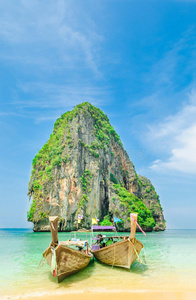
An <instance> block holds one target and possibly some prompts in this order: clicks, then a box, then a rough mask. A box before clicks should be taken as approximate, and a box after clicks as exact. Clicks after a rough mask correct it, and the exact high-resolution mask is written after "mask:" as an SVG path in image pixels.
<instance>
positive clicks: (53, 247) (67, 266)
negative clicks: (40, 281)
mask: <svg viewBox="0 0 196 300" xmlns="http://www.w3.org/2000/svg"><path fill="white" fill-rule="evenodd" d="M49 221H50V229H51V235H52V242H51V244H50V246H49V247H48V248H47V249H46V250H45V251H44V253H43V257H44V258H45V259H46V261H47V263H48V265H49V266H50V267H51V271H52V273H53V276H54V277H55V276H57V281H58V282H61V281H62V280H63V279H65V278H66V277H68V276H70V275H72V274H74V273H76V272H79V271H80V270H82V269H84V268H85V267H86V266H87V265H88V264H89V262H90V260H91V258H92V257H93V255H92V254H91V252H90V251H88V242H87V241H78V240H77V241H73V240H71V241H70V240H68V241H63V242H59V241H58V217H49ZM73 247H75V248H76V249H74V248H73ZM84 248H86V250H85V249H84Z"/></svg>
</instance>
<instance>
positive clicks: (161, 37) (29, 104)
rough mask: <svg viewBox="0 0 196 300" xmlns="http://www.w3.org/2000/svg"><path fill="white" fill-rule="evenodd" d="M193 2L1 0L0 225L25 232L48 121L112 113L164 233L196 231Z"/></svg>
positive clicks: (195, 32) (49, 130) (195, 34)
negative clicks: (151, 191)
mask: <svg viewBox="0 0 196 300" xmlns="http://www.w3.org/2000/svg"><path fill="white" fill-rule="evenodd" d="M195 11H196V0H195V1H194V0H137V1H136V0H93V1H92V0H91V1H90V0H82V1H81V0H66V1H63V0H62V1H58V0H55V1H52V0H39V1H38V0H33V1H25V0H18V1H15V0H0V140H1V147H0V228H1V227H2V228H8V227H10V228H13V227H15V228H16V227H25V228H32V223H28V222H27V218H26V214H27V211H28V209H29V206H30V202H29V199H28V196H27V191H28V182H29V178H30V173H31V163H32V159H33V157H34V155H35V154H36V153H37V152H38V151H39V150H40V149H41V148H42V146H43V145H44V144H45V142H46V141H47V140H48V139H49V136H50V134H51V133H52V130H53V125H54V122H55V120H56V119H57V118H58V117H60V116H61V115H62V114H63V113H65V112H66V111H68V110H71V109H72V108H73V107H74V106H75V105H77V104H79V103H82V102H84V101H88V102H90V103H91V104H93V105H95V106H97V107H99V108H100V109H101V110H103V111H104V112H105V113H106V114H107V115H108V117H109V119H110V122H111V124H112V125H113V126H114V128H115V129H116V131H117V133H118V134H119V135H120V137H121V140H122V142H123V144H124V147H125V149H126V150H127V152H128V154H129V157H130V159H131V160H132V161H133V163H134V165H135V168H136V171H137V173H138V174H141V175H144V176H146V177H148V178H149V179H150V180H151V182H152V183H153V185H154V186H155V188H156V191H157V193H158V194H159V195H160V200H161V205H162V207H163V210H164V216H165V219H166V226H167V229H181V228H184V229H196V196H195V195H196V189H195V187H196V19H195Z"/></svg>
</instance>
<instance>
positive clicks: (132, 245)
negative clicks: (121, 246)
mask: <svg viewBox="0 0 196 300" xmlns="http://www.w3.org/2000/svg"><path fill="white" fill-rule="evenodd" d="M128 240H129V242H130V243H131V244H132V246H133V249H134V251H135V254H136V256H137V258H138V259H139V262H140V263H142V262H141V259H140V257H139V255H138V253H137V250H136V249H135V246H134V244H133V243H132V242H131V241H130V239H128Z"/></svg>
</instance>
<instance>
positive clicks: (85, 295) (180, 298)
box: [1, 290, 196, 300]
mask: <svg viewBox="0 0 196 300" xmlns="http://www.w3.org/2000/svg"><path fill="white" fill-rule="evenodd" d="M1 299H10V300H11V299H13V300H14V299H18V300H19V299H28V300H33V299H36V300H39V299H42V300H53V299H55V300H56V299H57V300H64V299H69V300H78V299H80V300H92V299H93V300H100V299H101V300H106V299H107V300H108V299H112V300H123V299H134V300H195V299H196V290H192V291H163V290H161V291H158V290H154V291H152V290H139V291H131V290H130V291H107V292H90V291H89V292H85V291H83V292H73V293H60V294H59V293H58V292H57V293H51V294H48V292H47V291H45V292H44V293H42V294H40V293H39V292H37V293H36V292H34V293H32V294H31V293H25V294H24V295H12V296H11V295H10V296H5V295H4V296H3V298H1Z"/></svg>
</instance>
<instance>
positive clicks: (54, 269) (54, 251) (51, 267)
mask: <svg viewBox="0 0 196 300" xmlns="http://www.w3.org/2000/svg"><path fill="white" fill-rule="evenodd" d="M59 247H60V244H58V245H57V246H56V247H55V248H53V247H52V246H50V248H51V251H52V259H51V265H50V270H51V273H52V275H53V277H55V276H56V271H57V266H56V250H57V249H58V248H59Z"/></svg>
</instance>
